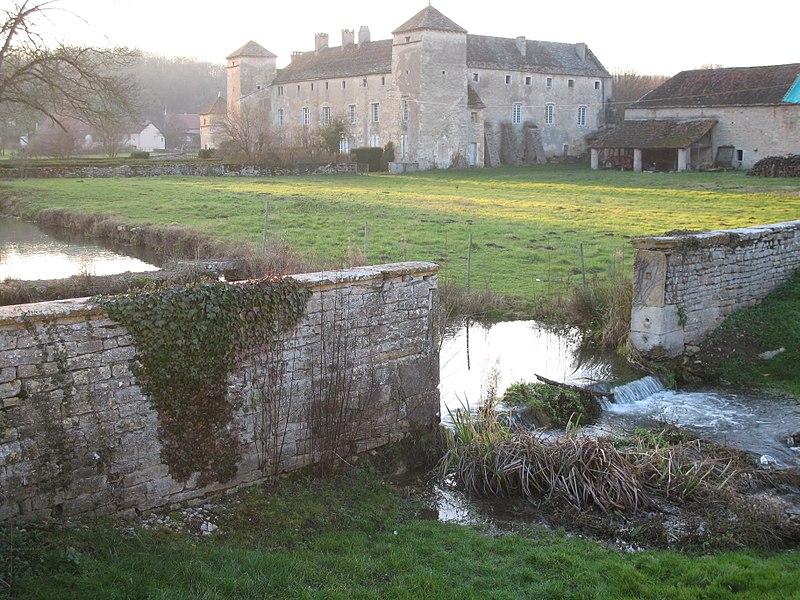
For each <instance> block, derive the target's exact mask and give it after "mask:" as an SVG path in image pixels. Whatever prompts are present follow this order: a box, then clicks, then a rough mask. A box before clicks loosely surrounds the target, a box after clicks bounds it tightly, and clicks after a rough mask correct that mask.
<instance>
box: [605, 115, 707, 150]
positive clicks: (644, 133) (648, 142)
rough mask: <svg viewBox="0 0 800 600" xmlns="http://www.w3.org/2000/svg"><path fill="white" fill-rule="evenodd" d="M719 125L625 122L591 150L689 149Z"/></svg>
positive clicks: (681, 122)
mask: <svg viewBox="0 0 800 600" xmlns="http://www.w3.org/2000/svg"><path fill="white" fill-rule="evenodd" d="M716 123H717V120H716V119H702V120H698V121H656V120H650V121H633V120H629V121H622V123H620V124H619V125H617V126H616V127H615V128H614V129H612V130H610V131H609V132H608V133H606V134H605V135H603V136H602V137H601V138H600V139H599V140H597V141H596V142H595V143H594V144H592V148H686V147H687V146H689V145H690V144H691V143H693V142H696V141H697V140H699V139H700V138H701V137H703V136H704V135H705V134H707V133H708V132H709V131H710V130H711V128H712V127H714V125H716Z"/></svg>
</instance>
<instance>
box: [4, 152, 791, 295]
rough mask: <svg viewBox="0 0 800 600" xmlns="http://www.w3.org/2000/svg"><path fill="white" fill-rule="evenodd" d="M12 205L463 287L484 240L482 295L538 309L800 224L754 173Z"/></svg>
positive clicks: (108, 195)
mask: <svg viewBox="0 0 800 600" xmlns="http://www.w3.org/2000/svg"><path fill="white" fill-rule="evenodd" d="M0 202H2V203H3V204H4V205H5V206H6V207H9V206H11V207H13V208H12V211H13V212H15V213H16V214H20V215H23V216H26V217H32V216H33V215H34V214H35V213H36V212H38V211H39V210H42V209H44V208H49V207H63V208H67V209H71V210H77V211H83V212H89V213H108V214H112V215H115V216H118V217H120V218H122V219H125V220H128V221H130V222H133V223H139V224H145V223H148V224H155V225H170V224H177V225H181V226H184V227H190V228H194V229H196V230H198V231H200V232H202V233H205V234H208V235H210V236H213V237H215V238H217V239H221V240H226V241H244V242H247V243H250V244H253V245H259V244H261V242H262V239H263V227H264V222H265V214H264V211H265V206H266V207H267V208H268V215H267V222H268V235H269V236H270V237H271V238H272V239H276V238H282V239H285V240H286V241H287V242H288V243H289V244H290V245H291V246H292V247H293V248H295V249H296V250H298V251H300V252H301V253H303V254H304V255H305V256H308V257H311V258H313V259H315V260H316V261H317V262H319V263H324V264H326V265H328V266H337V265H338V266H340V265H343V264H345V263H347V261H348V257H349V256H352V255H353V254H358V253H360V252H363V250H364V246H365V234H364V233H365V226H366V229H367V240H366V242H367V248H368V250H367V253H368V256H367V262H369V263H380V262H392V261H400V260H428V261H435V262H438V263H440V265H441V275H442V277H443V279H444V280H445V281H448V282H450V283H453V284H456V285H463V284H464V281H465V276H466V262H467V260H466V259H467V244H468V239H469V235H470V234H472V236H473V255H472V285H473V288H490V289H492V290H493V291H495V292H498V293H500V294H504V295H510V296H517V297H521V298H524V299H535V298H537V297H540V296H542V295H547V294H548V293H549V292H552V291H555V290H558V289H563V284H564V283H568V282H570V281H577V280H578V278H579V277H580V273H581V257H580V247H581V245H583V249H584V256H585V269H586V272H587V273H588V274H589V275H591V274H593V273H597V274H598V275H599V276H604V275H605V274H606V273H608V272H609V269H618V270H621V271H622V272H624V273H626V274H629V273H630V272H631V267H632V254H633V253H632V248H631V245H630V241H629V240H630V238H631V237H632V236H637V235H650V234H659V233H663V232H665V231H669V230H675V229H693V230H705V229H720V228H730V227H743V226H749V225H755V224H764V223H775V222H780V221H788V220H794V219H797V218H800V180H798V179H756V178H750V177H746V176H745V174H744V173H742V172H727V173H683V174H633V173H619V172H615V171H591V170H590V169H588V168H587V167H586V166H583V165H577V166H576V165H541V166H536V167H524V168H523V167H516V168H512V167H508V168H499V169H481V170H460V171H431V172H425V173H418V174H406V175H399V176H394V175H388V174H378V175H369V176H357V175H324V176H322V175H320V176H304V177H274V178H258V179H255V178H252V179H251V178H227V177H226V178H147V179H145V178H140V179H52V180H43V179H39V180H35V179H32V180H21V181H7V182H3V183H1V184H0Z"/></svg>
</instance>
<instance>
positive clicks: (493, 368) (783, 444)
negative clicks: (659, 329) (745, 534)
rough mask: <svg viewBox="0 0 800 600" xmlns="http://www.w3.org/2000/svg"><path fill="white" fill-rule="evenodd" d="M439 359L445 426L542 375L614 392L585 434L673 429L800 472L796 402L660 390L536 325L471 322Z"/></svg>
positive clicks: (448, 339) (449, 337)
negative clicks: (794, 443)
mask: <svg viewBox="0 0 800 600" xmlns="http://www.w3.org/2000/svg"><path fill="white" fill-rule="evenodd" d="M440 357H441V368H440V386H439V389H440V393H441V415H442V422H443V423H445V424H449V423H451V420H450V413H451V412H453V411H455V410H456V409H459V408H464V407H469V408H471V409H474V408H476V407H477V405H478V403H479V402H480V400H481V398H482V397H484V396H485V395H486V393H487V391H489V390H490V389H491V388H492V387H493V386H494V388H495V389H496V392H497V394H498V396H502V394H503V392H504V391H505V390H506V388H508V386H509V385H511V384H512V383H516V382H518V381H528V382H533V381H537V379H536V374H539V375H543V376H544V377H547V378H548V379H553V380H556V381H561V382H564V383H570V384H572V385H580V386H588V385H594V386H597V385H605V386H607V387H608V388H610V389H611V391H613V392H614V401H606V402H604V403H603V410H602V414H601V416H600V418H599V420H598V421H597V422H596V423H594V424H592V425H587V426H585V427H584V428H583V430H584V431H585V432H587V433H589V434H598V435H599V434H614V433H619V432H623V431H631V430H633V429H635V428H638V427H652V426H655V427H658V426H663V425H665V424H672V425H676V426H678V427H680V428H683V429H687V430H689V431H692V432H695V433H696V434H698V435H699V436H701V437H703V438H705V439H709V440H713V441H717V442H720V443H723V444H726V445H729V446H732V447H734V448H739V449H741V450H745V451H747V452H750V453H752V454H754V455H755V457H756V458H757V459H760V458H761V457H765V458H764V459H763V460H764V461H767V462H770V461H774V463H773V464H776V465H778V466H798V465H800V448H792V447H791V446H790V443H789V439H788V438H789V436H790V435H791V434H792V433H794V432H797V431H800V403H798V402H797V401H795V400H793V399H788V398H782V397H780V396H774V395H769V394H764V393H752V392H747V393H735V392H730V391H727V390H726V391H722V390H716V389H707V388H706V389H692V390H688V389H685V390H665V389H664V387H663V385H662V384H661V382H660V381H658V380H657V379H656V378H654V377H651V376H647V374H645V373H641V372H637V371H636V370H635V369H633V368H632V367H631V366H630V365H629V364H628V363H627V362H626V361H625V360H624V359H623V358H622V357H621V356H619V355H618V354H616V353H613V352H608V351H587V350H585V349H583V348H582V347H581V344H580V336H579V335H578V332H577V331H575V330H564V331H552V330H548V329H546V328H544V327H541V326H540V325H538V324H537V323H536V322H535V321H507V322H501V323H495V324H492V325H483V324H478V323H471V324H469V325H462V326H461V327H459V328H457V329H455V330H453V331H450V332H448V333H447V334H446V335H445V336H444V340H443V343H442V349H441V354H440ZM766 457H770V458H766Z"/></svg>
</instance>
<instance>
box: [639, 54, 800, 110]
mask: <svg viewBox="0 0 800 600" xmlns="http://www.w3.org/2000/svg"><path fill="white" fill-rule="evenodd" d="M798 75H800V63H794V64H789V65H774V66H767V67H737V68H732V69H701V70H696V71H682V72H681V73H678V74H677V75H675V77H672V78H670V79H668V80H667V81H665V82H664V83H663V84H661V85H660V86H658V87H657V88H656V89H654V90H653V91H651V92H649V93H648V94H645V95H644V96H642V98H641V99H640V100H638V101H637V102H634V103H633V104H631V105H630V107H629V108H662V107H688V106H763V105H775V104H781V102H782V101H783V99H784V97H785V96H786V95H787V93H788V91H789V90H790V89H791V88H792V86H793V85H794V83H795V81H796V80H797V77H798Z"/></svg>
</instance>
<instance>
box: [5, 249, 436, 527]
mask: <svg viewBox="0 0 800 600" xmlns="http://www.w3.org/2000/svg"><path fill="white" fill-rule="evenodd" d="M295 279H297V280H298V281H300V282H301V283H302V284H303V285H305V286H307V287H308V288H310V289H311V290H312V292H313V295H312V296H311V299H310V300H309V302H308V305H307V307H306V314H305V317H304V318H303V320H302V321H301V322H300V324H299V325H298V326H297V327H296V328H295V330H294V331H293V332H291V333H290V334H288V335H286V336H285V337H284V339H283V340H282V343H281V345H280V356H279V358H278V360H279V362H280V368H279V369H277V371H276V370H275V369H274V368H273V367H274V366H275V365H274V363H271V364H266V362H265V361H266V360H268V359H269V360H275V357H274V356H273V357H271V358H269V357H266V358H265V357H264V356H260V355H253V356H250V357H248V358H247V359H246V360H245V361H244V362H243V363H242V364H241V366H240V367H239V368H238V370H237V372H236V373H235V374H234V375H233V376H232V377H231V378H230V380H229V382H228V389H229V391H228V394H229V398H233V399H235V401H236V404H237V406H238V407H239V409H238V411H237V413H236V415H235V418H234V421H233V423H232V424H231V427H232V428H233V429H234V430H236V431H237V433H238V437H239V440H240V442H241V450H242V452H241V459H240V460H239V462H238V464H237V472H236V474H235V476H234V477H233V479H231V480H229V481H226V482H225V483H213V484H210V485H201V484H199V483H198V481H197V479H198V478H197V477H196V476H192V477H190V478H189V480H188V481H186V482H179V481H176V480H175V479H173V478H172V477H171V476H170V471H169V467H168V465H167V464H165V463H164V462H163V461H162V456H161V449H162V447H161V442H160V441H159V439H160V438H159V427H160V426H159V415H158V414H156V412H155V411H154V410H153V409H152V408H151V406H150V403H149V401H148V398H147V397H145V396H144V395H143V394H142V392H141V390H140V388H139V386H138V385H137V382H136V380H135V378H134V376H133V375H132V373H131V365H132V364H133V361H134V360H135V357H136V348H135V347H134V345H133V340H132V338H131V336H130V334H129V333H128V332H127V331H126V329H125V328H124V327H122V326H121V325H120V324H118V323H116V322H114V321H112V320H111V319H109V318H108V316H107V315H106V313H105V312H104V310H103V309H102V308H101V307H99V306H98V305H96V304H94V303H93V302H92V301H91V300H90V299H85V298H84V299H76V300H65V301H58V302H49V303H39V304H31V305H17V306H9V307H2V308H0V419H1V420H2V422H1V423H0V425H2V426H1V427H0V521H9V520H15V521H17V522H19V521H26V520H42V519H48V518H54V517H61V516H73V515H84V514H95V515H100V514H112V513H126V512H127V513H132V512H136V511H145V510H149V509H154V508H157V507H162V506H170V505H174V504H177V503H181V502H185V501H189V500H192V499H194V498H199V497H201V496H204V495H206V494H208V493H211V492H215V491H219V490H222V489H230V488H235V487H238V486H241V485H245V484H249V483H253V482H256V481H259V480H262V479H264V478H266V477H268V476H270V475H273V474H276V473H279V472H284V471H290V470H292V469H297V468H300V467H303V466H306V465H309V464H312V463H314V462H315V461H317V460H318V459H319V457H320V450H319V447H320V446H319V443H315V441H316V442H318V441H319V439H320V436H323V437H324V436H325V435H332V434H331V431H329V429H330V428H332V427H335V428H337V429H336V431H337V432H338V434H339V435H340V436H342V437H341V438H340V439H339V442H340V445H339V446H337V451H341V452H345V451H346V452H358V451H364V450H367V449H370V448H375V447H379V446H382V445H385V444H388V443H390V442H393V441H396V440H398V439H401V438H402V437H403V436H405V435H407V434H408V433H410V432H414V431H424V430H431V429H432V428H433V427H434V426H435V425H436V424H437V423H438V420H439V416H438V411H439V392H438V382H439V362H438V361H439V355H438V340H437V339H436V333H435V331H434V311H435V305H436V288H437V266H436V265H434V264H430V263H400V264H394V265H380V266H374V267H363V268H355V269H350V270H346V271H338V272H330V273H317V274H305V275H297V276H295ZM276 372H279V373H280V377H279V381H278V384H277V385H274V384H275V382H274V381H273V382H272V383H269V382H267V379H269V378H270V377H272V378H273V380H274V378H275V373H276ZM333 387H335V388H336V389H334V390H333V391H331V388H333ZM323 388H324V389H323ZM337 390H338V391H337ZM343 391H346V392H347V396H348V400H347V403H346V404H342V403H341V402H339V404H338V405H337V406H336V407H335V408H337V410H339V411H340V414H337V415H326V416H325V417H324V418H325V419H327V420H326V422H325V423H321V422H320V419H321V417H320V416H319V413H320V409H321V408H324V405H325V402H322V404H320V402H321V400H325V398H326V397H327V396H326V394H330V393H334V394H339V395H340V396H341V394H342V392H343ZM327 398H328V404H330V403H331V398H330V397H327ZM334 400H335V398H334ZM337 402H338V401H337ZM334 404H335V402H334ZM326 428H327V429H326ZM342 448H345V449H344V450H342ZM342 458H346V457H345V456H343V457H342ZM195 475H196V474H195Z"/></svg>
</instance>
